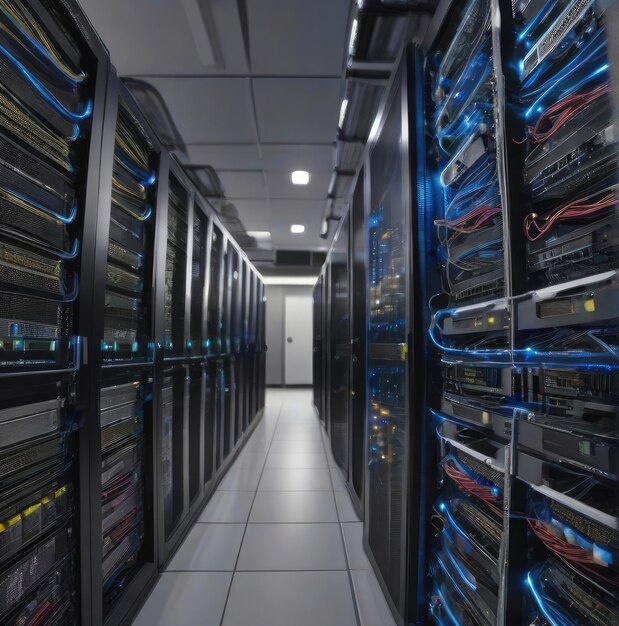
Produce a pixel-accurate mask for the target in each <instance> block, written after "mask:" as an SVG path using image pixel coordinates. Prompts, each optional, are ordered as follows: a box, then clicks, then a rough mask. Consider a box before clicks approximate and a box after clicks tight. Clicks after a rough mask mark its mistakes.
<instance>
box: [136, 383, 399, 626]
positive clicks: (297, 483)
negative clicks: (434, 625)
mask: <svg viewBox="0 0 619 626" xmlns="http://www.w3.org/2000/svg"><path fill="white" fill-rule="evenodd" d="M361 535H362V523H361V522H360V521H359V519H358V517H357V515H356V513H355V511H354V509H353V507H352V504H351V502H350V499H349V496H348V493H347V491H346V488H345V486H344V482H343V480H342V478H341V476H340V473H339V470H338V469H337V467H336V464H335V461H334V460H333V457H332V455H331V452H330V447H329V445H328V440H327V439H326V436H325V434H324V429H323V428H322V426H321V424H320V421H319V420H318V418H317V416H316V412H315V409H314V407H313V406H312V400H311V392H310V391H309V390H305V389H304V390H286V389H269V390H267V397H266V409H265V413H264V417H263V418H262V420H261V421H260V423H259V424H258V425H257V427H256V429H255V431H254V432H253V434H252V436H251V438H250V439H249V440H248V441H247V444H246V445H245V447H244V449H243V450H242V451H241V453H240V454H239V457H238V458H237V459H236V461H235V463H234V464H233V466H232V467H231V468H230V470H229V471H228V473H227V474H226V475H225V476H224V478H223V480H222V482H221V483H220V485H219V486H218V489H217V491H216V492H215V494H214V495H213V497H212V498H211V500H210V501H209V503H208V504H207V506H206V508H205V509H204V512H203V513H202V515H201V516H200V518H199V521H198V522H197V523H196V525H195V526H194V528H193V529H192V530H191V531H190V532H189V534H188V536H187V539H186V540H185V542H184V543H183V544H182V545H181V547H180V548H179V550H178V552H177V553H176V555H175V556H174V557H173V558H172V560H171V561H170V563H169V564H168V566H167V568H165V571H164V572H163V574H162V576H161V578H160V580H159V582H158V583H157V585H156V586H155V587H154V589H153V591H152V593H151V594H150V597H149V598H148V599H147V601H146V603H145V605H144V606H143V608H142V610H141V611H140V613H139V614H138V616H137V618H136V619H135V621H134V626H172V625H181V624H182V625H183V626H185V625H187V626H193V625H198V624H199V625H200V626H219V625H220V624H221V625H223V626H238V625H240V624H251V626H293V625H294V626H305V625H307V626H314V625H316V624H319V625H320V626H354V625H360V626H392V625H393V624H395V622H394V621H393V617H392V615H391V612H390V611H389V609H388V607H387V603H386V601H385V599H384V596H383V594H382V592H381V590H380V587H379V586H378V582H377V580H376V576H375V574H374V572H373V571H372V569H371V567H370V564H369V562H368V560H367V557H366V556H365V553H364V550H363V546H362V539H361ZM355 603H356V604H355Z"/></svg>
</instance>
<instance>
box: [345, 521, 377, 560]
mask: <svg viewBox="0 0 619 626" xmlns="http://www.w3.org/2000/svg"><path fill="white" fill-rule="evenodd" d="M342 532H343V533H344V545H345V547H346V556H347V557H348V567H349V568H350V569H371V568H372V566H371V564H370V562H369V561H368V557H367V556H366V554H365V550H364V549H363V523H362V522H348V523H345V524H342Z"/></svg>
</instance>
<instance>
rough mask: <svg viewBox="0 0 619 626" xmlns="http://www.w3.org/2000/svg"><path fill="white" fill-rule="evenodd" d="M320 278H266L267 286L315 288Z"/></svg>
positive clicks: (264, 280) (264, 279) (264, 278)
mask: <svg viewBox="0 0 619 626" xmlns="http://www.w3.org/2000/svg"><path fill="white" fill-rule="evenodd" d="M317 280H318V276H264V277H263V281H262V282H264V284H265V285H311V286H314V285H315V284H316V281H317Z"/></svg>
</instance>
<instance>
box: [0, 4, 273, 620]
mask: <svg viewBox="0 0 619 626" xmlns="http://www.w3.org/2000/svg"><path fill="white" fill-rule="evenodd" d="M0 26H1V27H2V28H1V35H0V63H1V64H2V72H0V75H1V76H0V143H1V147H2V149H1V154H0V170H1V171H0V203H1V205H2V206H1V207H0V622H1V623H2V624H31V623H37V624H39V623H41V624H43V623H45V624H47V623H50V624H51V623H54V624H56V623H61V624H69V623H70V624H78V623H82V624H89V625H93V626H99V625H101V624H109V625H116V624H123V623H129V622H130V620H131V619H132V616H133V615H134V613H135V611H136V610H137V608H138V607H139V606H140V604H141V602H142V601H143V600H144V598H145V597H146V595H147V594H148V592H149V591H150V589H151V588H152V585H153V584H154V582H155V580H156V577H157V575H158V572H159V570H160V567H161V566H162V565H163V564H164V563H165V562H166V561H167V560H168V559H169V558H170V556H171V554H172V552H173V551H174V550H175V549H176V547H177V546H178V544H179V542H180V541H181V540H182V539H183V537H184V535H185V534H186V532H187V530H188V528H189V527H190V524H191V523H192V522H193V521H195V519H196V518H197V516H198V515H199V513H200V511H201V509H202V508H203V506H204V504H205V503H206V501H207V500H208V498H209V496H210V494H211V493H212V492H213V490H214V488H215V485H216V483H217V481H218V480H219V479H220V478H221V476H222V475H223V472H224V471H225V469H226V468H227V467H228V466H229V464H230V463H231V461H232V460H233V457H234V456H235V454H236V453H237V452H238V450H239V449H240V447H241V446H242V444H243V443H244V441H245V439H246V433H247V432H248V431H249V430H250V427H251V424H252V423H253V422H254V420H255V418H256V415H259V414H260V409H261V407H262V406H263V404H264V391H263V389H261V388H260V385H263V384H264V378H263V376H264V372H263V371H262V372H261V371H260V368H261V367H262V368H263V367H264V363H263V360H262V357H261V356H260V355H263V353H264V349H265V346H264V309H263V304H262V303H258V302H257V299H258V298H259V297H260V298H262V297H263V295H264V292H263V286H262V281H261V278H260V276H259V275H258V274H257V272H255V270H254V269H253V268H251V266H250V263H249V261H248V260H247V258H246V257H245V256H244V254H243V253H242V252H241V251H240V249H238V247H237V246H236V244H235V243H234V242H233V241H232V239H231V238H230V237H229V235H228V234H227V233H226V231H225V229H224V228H223V227H222V226H221V224H220V223H219V221H218V218H217V217H216V212H215V211H214V209H213V208H212V207H210V205H209V204H208V203H207V201H206V200H204V199H202V198H200V196H199V194H198V193H197V192H196V190H195V189H194V188H193V187H192V185H191V184H189V182H188V181H187V179H186V178H185V176H184V174H183V172H182V168H181V167H180V166H179V165H178V164H177V163H176V162H175V161H174V160H173V158H172V157H171V156H170V154H169V153H168V152H166V150H165V149H163V147H162V146H161V144H160V143H159V141H158V138H157V135H156V133H155V132H154V131H153V130H152V129H151V127H150V126H149V122H148V120H146V119H145V118H144V116H143V114H142V113H141V111H140V109H139V107H138V106H137V105H136V103H135V101H134V100H133V98H132V96H131V95H130V93H129V91H128V90H127V89H126V88H125V87H124V85H123V84H122V82H121V81H120V80H119V79H118V78H117V76H116V74H115V71H114V69H113V68H112V67H111V65H110V63H109V58H108V56H107V52H106V50H105V48H104V46H103V45H102V43H101V42H100V40H99V39H98V37H97V35H96V33H95V32H94V31H93V30H92V29H91V27H90V25H89V23H88V21H87V20H86V19H85V17H84V16H83V14H82V13H81V11H80V9H79V8H78V6H77V5H76V4H75V3H74V2H72V0H59V1H58V2H55V3H41V2H39V0H28V1H27V2H25V1H24V2H22V1H21V0H11V1H10V2H9V1H2V2H0ZM222 244H223V246H224V247H222ZM226 249H228V250H230V251H232V250H234V251H235V252H234V253H235V254H236V258H237V263H241V264H242V269H241V268H240V267H239V268H238V270H237V271H240V272H241V276H242V277H244V278H242V279H241V280H240V281H239V287H238V293H237V295H236V299H237V300H236V301H237V302H238V303H239V306H240V307H241V308H240V309H239V311H240V312H239V313H238V314H237V316H236V318H235V322H234V323H235V324H236V326H235V328H238V327H239V324H240V327H241V330H242V331H243V329H244V328H245V327H244V326H243V323H244V322H243V317H242V316H243V315H247V316H248V320H247V331H246V338H245V339H243V340H239V339H238V337H239V333H238V332H237V333H236V334H235V337H236V339H237V341H236V343H235V344H234V346H233V347H234V352H235V357H236V358H237V359H238V360H239V365H238V367H241V368H245V367H247V368H248V371H249V370H251V371H252V378H251V380H250V379H248V378H247V377H246V376H245V375H244V374H243V373H242V372H245V369H242V370H241V373H240V374H239V375H238V376H237V390H236V396H237V398H238V399H239V400H238V402H237V406H238V407H239V408H238V411H239V413H238V414H237V418H236V422H235V424H236V427H235V439H234V442H232V443H233V444H235V445H230V446H229V450H228V452H229V453H228V455H227V456H226V457H224V455H223V453H222V454H221V456H220V457H217V456H216V452H217V451H218V450H219V448H218V447H217V443H216V442H217V437H218V432H219V431H218V428H219V423H218V419H219V417H220V416H221V415H225V412H224V408H225V405H224V404H223V401H224V398H225V394H226V388H225V386H224V384H223V382H224V380H225V379H224V378H223V376H220V375H219V374H220V372H221V373H223V372H224V371H225V369H224V367H220V366H219V362H220V360H221V359H222V358H224V355H227V356H226V358H227V359H228V360H230V351H231V349H232V346H231V345H230V344H229V343H228V344H226V343H225V342H224V341H223V339H224V335H223V329H224V327H225V328H230V324H231V321H230V320H229V319H226V318H225V317H224V308H223V302H224V300H223V293H222V292H223V289H224V286H225V285H224V282H223V277H224V274H223V270H224V267H225V261H224V259H223V257H222V254H223V252H224V250H226ZM220 270H221V275H220ZM250 277H251V278H250ZM228 311H229V308H228ZM228 311H227V312H228ZM227 312H226V313H227ZM250 312H251V313H250ZM259 313H260V315H261V317H260V319H259V318H258V315H259ZM252 318H253V319H252ZM243 341H244V342H245V344H243ZM244 350H245V352H246V353H247V355H246V354H245V352H244ZM249 355H252V356H253V359H254V360H253V361H252V367H253V370H252V369H251V367H250V366H246V364H245V363H246V360H250V361H251V357H250V356H249ZM241 360H242V365H241ZM252 398H253V399H252ZM250 399H252V400H251V402H250ZM220 400H221V401H220ZM244 411H248V412H249V413H250V414H244Z"/></svg>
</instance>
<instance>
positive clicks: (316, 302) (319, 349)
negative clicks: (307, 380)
mask: <svg viewBox="0 0 619 626" xmlns="http://www.w3.org/2000/svg"><path fill="white" fill-rule="evenodd" d="M312 306H313V313H314V314H313V318H312V324H313V331H312V332H313V340H312V381H313V383H312V390H313V402H314V406H315V407H316V411H317V412H318V415H319V417H320V419H322V397H323V388H322V360H323V344H322V312H323V303H322V274H321V275H320V276H319V277H318V280H317V281H316V284H315V285H314V289H313V290H312Z"/></svg>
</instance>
